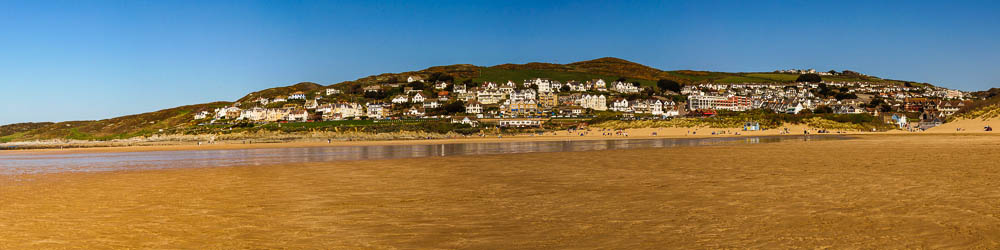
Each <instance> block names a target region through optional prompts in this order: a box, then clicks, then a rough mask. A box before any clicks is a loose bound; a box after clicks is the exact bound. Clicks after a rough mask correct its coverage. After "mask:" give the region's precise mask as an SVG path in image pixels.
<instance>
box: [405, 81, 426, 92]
mask: <svg viewBox="0 0 1000 250" xmlns="http://www.w3.org/2000/svg"><path fill="white" fill-rule="evenodd" d="M406 86H407V87H411V88H413V89H416V90H424V83H423V82H411V83H407V84H406Z"/></svg>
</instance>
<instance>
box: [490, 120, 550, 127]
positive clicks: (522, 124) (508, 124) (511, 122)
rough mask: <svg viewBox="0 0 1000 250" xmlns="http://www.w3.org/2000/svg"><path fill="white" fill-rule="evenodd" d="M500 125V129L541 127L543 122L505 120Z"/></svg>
mask: <svg viewBox="0 0 1000 250" xmlns="http://www.w3.org/2000/svg"><path fill="white" fill-rule="evenodd" d="M498 124H499V125H500V127H541V126H542V121H541V120H537V119H503V120H500V122H498Z"/></svg>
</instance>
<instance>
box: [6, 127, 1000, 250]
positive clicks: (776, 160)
mask: <svg viewBox="0 0 1000 250" xmlns="http://www.w3.org/2000/svg"><path fill="white" fill-rule="evenodd" d="M861 137H862V138H861V139H857V140H845V141H810V142H784V143H774V144H758V145H728V146H709V147H689V148H667V149H642V150H627V151H593V152H567V153H531V154H508V155H489V156H468V157H466V156H462V157H431V158H417V159H396V160H378V161H358V162H335V163H309V164H294V165H281V166H254V167H220V168H201V169H174V170H153V171H120V172H108V173H67V174H47V175H30V176H19V177H17V178H7V179H5V180H4V179H0V197H2V202H0V249H12V248H26V249H36V248H85V249H90V248H184V249H192V248H194V249H215V248H227V249H228V248H310V249H331V248H332V249H336V248H351V249H354V248H477V249H478V248H487V249H521V248H544V249H550V248H614V249H635V248H646V249H673V248H696V249H705V248H713V249H714V248H810V249H811V248H829V247H832V248H983V249H990V248H992V249H995V248H998V247H1000V218H998V217H1000V188H997V184H998V183H1000V171H998V170H1000V163H998V162H997V159H1000V150H998V149H1000V137H997V136H982V135H978V136H947V135H906V136H903V135H899V136H861Z"/></svg>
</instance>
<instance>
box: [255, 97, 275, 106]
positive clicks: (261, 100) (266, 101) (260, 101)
mask: <svg viewBox="0 0 1000 250" xmlns="http://www.w3.org/2000/svg"><path fill="white" fill-rule="evenodd" d="M254 102H257V103H260V105H267V104H268V103H271V100H268V99H267V98H264V97H261V98H257V100H256V101H254Z"/></svg>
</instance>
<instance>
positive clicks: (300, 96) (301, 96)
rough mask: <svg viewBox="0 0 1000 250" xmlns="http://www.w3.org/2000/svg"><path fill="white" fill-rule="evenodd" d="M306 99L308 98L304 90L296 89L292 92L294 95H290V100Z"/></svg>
mask: <svg viewBox="0 0 1000 250" xmlns="http://www.w3.org/2000/svg"><path fill="white" fill-rule="evenodd" d="M305 99H306V93H302V91H296V92H295V93H292V95H291V96H289V97H288V100H305Z"/></svg>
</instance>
